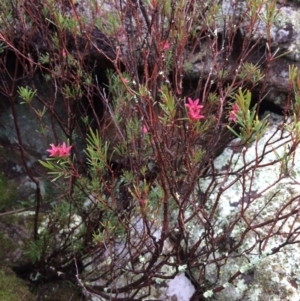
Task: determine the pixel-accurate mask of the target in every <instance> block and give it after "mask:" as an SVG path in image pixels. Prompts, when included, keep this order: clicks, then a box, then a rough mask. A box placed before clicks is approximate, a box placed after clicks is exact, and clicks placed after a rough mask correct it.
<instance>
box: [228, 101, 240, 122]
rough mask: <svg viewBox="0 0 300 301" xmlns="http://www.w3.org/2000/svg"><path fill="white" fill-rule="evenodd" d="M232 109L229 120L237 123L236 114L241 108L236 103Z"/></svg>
mask: <svg viewBox="0 0 300 301" xmlns="http://www.w3.org/2000/svg"><path fill="white" fill-rule="evenodd" d="M231 109H232V110H231V111H230V112H229V118H228V120H229V121H233V122H236V114H237V112H238V111H239V110H240V108H239V106H238V105H237V104H236V103H234V104H233V105H232V107H231Z"/></svg>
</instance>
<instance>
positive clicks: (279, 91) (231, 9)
mask: <svg viewBox="0 0 300 301" xmlns="http://www.w3.org/2000/svg"><path fill="white" fill-rule="evenodd" d="M271 2H273V1H265V4H263V5H262V6H259V7H258V8H257V9H256V11H255V14H257V15H258V20H257V21H256V23H255V25H254V30H253V32H252V33H251V35H250V33H249V32H248V28H249V24H250V17H249V15H250V12H251V10H252V9H253V6H251V5H250V4H249V1H245V0H242V1H236V0H225V1H221V3H222V4H221V6H220V10H219V11H218V13H217V14H216V23H215V27H211V28H209V30H210V31H211V32H212V34H215V35H220V36H221V37H222V38H223V35H224V32H226V30H227V27H229V25H230V24H231V25H232V23H231V22H233V25H234V22H236V26H238V27H239V28H240V30H239V33H240V38H241V39H244V38H248V37H249V36H251V39H252V41H253V43H255V42H258V45H257V47H256V49H255V51H254V52H253V53H252V54H250V56H248V57H247V59H246V61H245V62H251V63H253V64H258V65H259V66H261V67H262V69H263V68H264V67H263V64H264V62H265V61H266V43H267V41H271V44H270V45H268V47H270V48H271V50H272V56H273V57H274V58H276V59H274V60H273V61H272V62H271V63H270V65H269V68H268V70H267V74H266V87H267V89H266V92H267V95H266V99H268V100H270V101H272V102H275V103H276V104H277V105H279V106H281V107H282V108H284V107H285V104H286V103H285V102H286V93H288V70H289V65H291V64H294V65H295V66H297V67H300V26H299V22H298V21H299V18H300V7H299V3H298V1H293V2H292V1H278V2H277V4H276V7H275V10H274V23H273V25H272V26H271V27H270V28H269V29H268V24H267V23H266V14H268V13H269V12H270V7H271ZM120 5H121V6H122V7H123V6H124V5H125V2H124V3H123V4H120ZM121 6H118V7H114V6H112V5H111V4H108V3H106V1H103V0H98V7H99V13H98V16H95V15H93V14H92V13H91V7H90V5H87V4H86V2H85V1H80V2H78V6H77V10H78V11H79V12H80V13H81V14H82V15H83V16H85V17H86V19H87V20H92V19H93V18H95V17H99V15H101V16H102V15H103V16H105V15H106V14H107V11H109V12H110V13H111V12H114V11H115V10H116V9H117V10H119V9H120V7H121ZM141 8H142V7H139V9H138V11H139V13H140V14H141V19H140V20H141V24H143V26H144V27H146V26H147V24H146V23H147V21H145V20H144V19H143V17H142V10H141ZM199 18H200V19H201V16H199ZM103 22H104V23H105V21H103ZM141 24H140V25H141ZM204 25H205V26H206V24H205V23H204V24H203V26H204ZM130 28H131V29H129V28H128V29H127V31H128V32H127V33H124V32H120V34H119V35H118V37H117V39H118V42H119V43H120V41H122V42H121V44H122V45H123V55H126V49H127V48H128V45H127V39H126V34H128V33H129V31H132V30H133V28H132V23H131V27H130ZM109 38H110V39H111V38H112V37H109ZM112 44H114V43H112ZM138 45H139V44H138V43H137V46H138ZM138 47H139V46H138ZM237 48H238V47H237ZM237 56H238V53H236V52H235V53H233V54H232V55H231V56H230V57H229V60H228V62H227V69H230V68H232V67H233V66H236V67H238V66H239V65H238V64H237V61H236V58H237ZM185 65H186V66H187V65H189V68H186V69H185V75H184V76H185V78H187V79H189V80H191V79H196V80H198V79H199V77H200V76H201V77H202V78H203V79H205V78H206V77H207V76H208V74H209V73H210V71H211V67H212V66H214V63H213V53H212V51H211V49H210V48H209V47H208V45H207V41H205V40H202V41H201V50H199V47H197V50H196V51H191V49H187V50H186V62H185ZM213 68H215V67H213ZM228 80H230V78H228Z"/></svg>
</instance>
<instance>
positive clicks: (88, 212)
mask: <svg viewBox="0 0 300 301" xmlns="http://www.w3.org/2000/svg"><path fill="white" fill-rule="evenodd" d="M275 3H276V1H262V0H251V1H235V2H233V4H232V6H231V7H228V6H226V5H225V4H224V6H223V5H222V4H220V3H219V1H206V2H203V1H202V2H201V1H195V0H185V1H175V0H174V1H173V0H168V1H159V0H152V1H127V2H124V3H123V2H118V1H116V2H114V3H112V4H110V5H109V6H107V4H106V3H105V2H104V1H103V3H102V2H101V1H100V2H96V1H91V2H88V3H85V2H83V6H85V8H84V11H83V12H82V11H81V9H82V4H81V3H75V4H74V2H72V1H70V3H67V4H66V3H65V2H63V1H51V0H44V1H26V2H24V3H21V2H20V1H19V2H17V3H15V4H12V3H9V2H4V4H0V7H1V8H2V11H3V12H4V13H3V15H2V17H1V23H0V30H1V31H0V40H1V51H2V56H1V60H0V63H1V66H2V68H1V69H2V70H3V71H2V72H3V74H4V75H5V76H3V78H4V79H3V81H4V82H5V85H3V87H2V88H1V89H2V93H3V94H5V95H7V96H8V98H9V100H10V105H11V107H12V112H13V117H14V119H15V125H16V131H17V134H18V143H19V145H20V151H21V153H22V152H24V149H23V148H22V137H21V135H20V132H19V131H18V116H17V115H16V113H15V106H16V104H15V102H16V99H17V98H18V96H19V97H20V98H21V99H22V102H24V104H23V105H28V106H30V107H31V108H32V110H34V112H35V113H36V115H37V118H38V119H39V121H40V129H39V134H40V135H42V136H43V137H45V140H46V141H47V143H48V144H50V143H51V144H53V146H52V152H50V154H52V155H53V156H52V157H51V158H48V159H47V160H44V161H41V163H42V165H43V166H44V167H46V168H47V169H49V170H50V172H49V174H48V175H49V176H50V177H52V179H53V181H54V184H53V185H56V186H53V187H55V188H54V189H56V190H57V191H60V192H61V196H60V198H61V199H62V202H63V204H65V203H67V204H69V206H66V207H63V208H68V209H67V210H69V212H70V213H69V218H70V220H69V223H71V219H72V218H73V217H74V214H76V215H78V216H80V219H81V220H82V224H84V225H82V226H81V225H78V224H76V225H75V226H74V227H70V231H69V232H68V233H66V232H62V231H63V229H65V225H66V220H65V219H66V217H68V214H65V213H64V214H61V215H60V214H58V213H59V212H60V211H59V210H54V211H53V212H52V215H51V216H50V217H49V231H47V233H46V232H43V231H38V224H37V221H38V214H39V203H40V192H39V182H38V181H37V180H36V179H35V177H34V176H33V175H32V173H31V171H30V169H29V168H28V167H27V171H28V174H29V176H30V177H31V178H32V180H33V181H34V182H35V183H36V185H37V205H36V206H37V210H36V225H35V229H34V231H35V241H34V242H33V245H32V246H33V249H32V250H33V251H32V252H33V253H34V254H33V255H34V256H33V257H34V260H36V261H38V267H39V268H40V269H41V273H42V274H43V273H45V271H48V270H49V267H50V266H51V267H53V266H54V271H55V272H59V273H67V270H68V267H69V265H70V264H72V263H74V264H75V270H72V271H71V274H72V273H73V275H74V274H75V275H76V277H77V281H78V282H79V284H80V285H81V286H82V288H83V290H84V291H85V292H90V293H92V294H95V295H98V296H100V297H101V298H103V299H106V300H110V298H111V297H113V298H114V300H121V299H122V298H123V297H127V298H130V299H131V300H133V299H135V298H136V299H141V298H145V297H147V296H148V295H150V294H151V291H150V288H151V287H153V286H154V285H155V284H156V283H159V282H163V281H166V280H167V279H172V278H174V276H175V275H177V274H178V273H181V272H182V271H185V272H186V273H187V274H188V275H189V277H190V279H191V280H192V282H193V284H194V286H195V289H196V292H195V295H194V298H196V297H198V298H204V297H205V298H207V297H209V296H211V295H213V294H215V293H218V292H219V291H221V290H223V289H224V287H225V286H223V285H220V284H219V283H218V280H219V276H217V278H216V279H215V280H214V281H211V282H210V281H208V280H207V279H206V277H205V275H206V274H207V273H208V271H209V270H210V269H211V267H212V266H214V268H215V270H216V271H220V269H221V267H222V265H224V262H226V260H229V259H231V258H232V256H234V258H236V262H237V263H239V262H240V266H238V267H237V270H236V272H232V275H228V282H233V281H234V280H235V279H237V278H238V277H239V276H241V274H243V273H244V272H246V271H247V270H249V269H250V268H252V267H253V266H254V264H252V263H251V264H250V265H251V266H249V267H247V268H245V265H244V262H243V261H239V259H241V258H242V257H243V256H244V255H245V254H248V253H249V252H251V247H249V249H247V250H246V251H245V250H244V251H243V252H241V251H239V246H241V245H242V244H243V241H244V239H245V236H246V234H247V233H248V232H249V231H255V229H254V228H253V227H252V226H251V225H252V223H255V222H256V221H257V219H258V215H257V216H255V217H253V220H252V222H251V223H250V224H249V225H248V227H246V228H243V230H242V233H240V239H239V240H237V241H232V242H231V243H227V242H228V240H227V239H229V238H228V237H230V233H231V231H233V229H235V227H236V225H237V224H238V223H239V222H242V221H244V219H245V214H246V212H247V207H246V208H245V209H241V210H240V211H238V212H237V215H236V218H235V220H234V221H230V223H229V224H228V225H227V226H226V227H224V229H220V228H218V226H217V224H216V223H215V218H216V214H217V212H218V211H219V210H220V208H221V205H222V204H221V201H220V200H221V196H222V195H224V194H225V193H226V190H228V189H229V188H230V187H231V186H232V185H233V183H231V184H228V186H225V187H224V188H222V189H219V188H217V182H218V181H217V180H218V178H219V176H221V175H227V176H228V175H229V174H230V175H231V173H233V174H235V175H238V177H237V178H238V179H242V178H243V177H245V176H246V175H247V172H248V171H249V169H247V167H249V164H248V163H246V162H245V166H244V167H243V168H242V169H241V170H238V171H237V170H232V166H231V164H233V163H232V161H230V162H229V164H228V166H227V170H224V171H222V172H221V171H218V172H215V170H214V165H213V164H212V162H213V160H214V159H215V158H216V157H217V156H218V155H219V154H220V153H221V152H222V150H223V149H224V148H225V146H226V145H228V142H229V141H230V140H231V139H232V138H233V137H234V136H236V137H238V138H239V140H238V141H239V142H238V147H239V148H245V149H247V148H249V147H250V146H251V145H252V144H253V143H258V141H259V139H260V138H261V137H262V135H263V133H264V132H265V131H266V129H267V126H268V121H267V117H265V118H261V117H260V116H259V114H258V110H259V106H260V104H261V101H262V99H263V95H264V91H265V85H266V82H265V79H266V76H267V71H268V67H269V65H270V63H271V62H273V61H274V60H275V59H276V58H275V56H276V52H275V54H274V52H273V49H272V47H271V46H272V43H271V34H270V32H271V26H272V23H273V22H274V18H275V17H276V14H277V11H276V6H275ZM109 10H110V11H109ZM241 11H242V12H243V13H242V14H241V13H240V12H241ZM261 18H263V22H264V23H265V25H266V40H262V39H254V37H255V35H256V25H257V23H258V22H261ZM13 28H16V30H12V29H13ZM262 45H266V46H262ZM262 47H264V51H265V57H264V64H263V67H262V66H258V65H255V64H252V63H249V62H248V61H247V59H248V58H249V57H250V56H251V55H252V54H253V52H254V51H258V49H260V48H262ZM11 57H13V60H14V69H12V68H11V65H9V64H8V63H7V61H8V59H9V58H11ZM191 61H198V62H199V63H198V66H200V67H199V69H200V71H201V72H200V76H199V80H198V81H197V83H196V85H194V86H192V88H189V85H192V84H193V83H192V82H190V83H189V82H188V76H189V75H192V74H193V72H194V73H195V72H196V70H194V68H195V66H197V64H192V63H191ZM104 70H105V71H104ZM11 78H12V80H11ZM17 87H18V89H17ZM45 87H46V88H47V89H45ZM255 88H256V89H259V90H260V93H259V95H260V97H259V98H258V99H256V104H255V105H254V103H253V99H252V98H251V96H252V95H253V93H255V91H257V90H255ZM290 88H291V95H293V92H295V94H296V102H295V105H293V106H292V105H290V104H289V103H288V104H287V107H286V112H288V111H289V110H293V112H294V113H295V115H294V121H293V123H290V126H291V131H296V132H295V133H296V134H295V139H294V140H293V143H292V146H291V150H293V149H295V148H296V146H297V145H298V142H299V139H298V120H299V112H298V111H299V106H298V99H297V95H298V94H297V93H298V91H299V79H298V71H297V69H296V68H294V67H291V70H290ZM45 91H47V92H45ZM35 102H38V103H39V104H42V106H43V109H37V108H36V106H35ZM45 116H50V117H51V119H52V120H53V123H52V126H50V125H49V124H46V123H45V122H44V120H45ZM54 124H55V125H54ZM57 125H58V126H59V129H60V131H58V130H57ZM50 131H52V132H53V137H54V140H55V141H49V136H48V134H49V132H50ZM62 142H67V143H68V145H72V148H71V149H69V150H68V151H67V153H68V154H69V155H65V156H56V154H59V153H60V152H57V153H56V152H55V150H56V149H54V148H55V147H62ZM82 145H84V147H82ZM45 153H46V149H45ZM264 155H265V153H264V152H263V153H262V154H260V155H259V156H258V157H257V158H256V159H255V160H256V161H255V164H254V167H253V168H256V167H258V165H259V162H260V160H262V158H263V157H264ZM292 156H293V152H292V151H290V152H287V153H286V157H287V158H289V157H292ZM23 158H24V157H23ZM280 160H281V159H278V162H279V161H280ZM24 164H25V166H27V165H26V161H25V158H24ZM249 168H250V167H249ZM207 177H212V180H211V182H210V184H209V186H208V188H205V189H204V190H203V188H202V189H201V187H203V186H201V183H203V181H204V179H205V178H207ZM236 181H238V180H236ZM211 189H213V190H214V189H215V190H217V189H219V190H218V194H217V196H216V198H215V199H213V200H211V199H209V197H210V193H209V192H210V190H211ZM249 198H251V196H249ZM252 199H253V200H254V199H255V198H252ZM249 202H251V200H250V201H249ZM59 208H60V207H59ZM56 209H57V208H56ZM64 212H65V211H64ZM278 214H279V211H278ZM295 214H296V213H295V212H291V213H290V215H288V216H286V217H285V218H288V217H290V216H292V215H295ZM53 216H54V217H55V218H54V217H53ZM279 220H280V219H279V218H278V217H274V218H273V220H272V222H273V224H276V223H277V222H278V221H279ZM191 225H192V227H195V226H196V225H198V226H199V227H200V228H201V231H200V232H199V233H198V232H197V233H198V234H197V235H198V236H197V235H196V236H193V235H192V234H191V233H192V231H191V230H190V229H189V228H188V226H189V227H190V226H191ZM50 226H51V227H50ZM78 228H80V231H77V232H76V233H75V231H76V229H77V230H78ZM50 230H51V231H50ZM221 232H222V233H221ZM294 232H295V233H296V229H293V230H292V231H291V234H292V233H294ZM57 234H63V235H61V236H62V238H60V239H61V240H62V243H61V244H59V243H57V241H55V240H53V238H54V237H57ZM272 235H273V234H272V231H270V232H269V233H268V237H271V236H272ZM295 241H296V237H295V238H294V239H292V240H290V239H288V238H287V239H286V241H285V242H284V243H283V245H285V244H292V243H294V242H295ZM53 242H54V243H53ZM75 242H80V243H78V244H77V243H75ZM280 248H281V247H280V246H278V247H277V249H276V248H275V249H272V251H271V252H270V253H268V254H265V253H264V252H263V250H260V254H258V255H261V256H262V255H263V256H268V255H270V254H274V253H276V252H279V250H280ZM37 249H39V250H42V251H39V250H37ZM223 249H224V250H225V252H222V250H223ZM62 254H64V255H62ZM66 254H67V255H66ZM224 254H225V255H224ZM62 256H63V258H64V260H63V263H62V262H61V261H60V260H59V258H58V257H62ZM195 270H197V272H195ZM241 270H243V271H244V272H243V271H241ZM83 271H85V273H81V272H83ZM69 273H70V272H69Z"/></svg>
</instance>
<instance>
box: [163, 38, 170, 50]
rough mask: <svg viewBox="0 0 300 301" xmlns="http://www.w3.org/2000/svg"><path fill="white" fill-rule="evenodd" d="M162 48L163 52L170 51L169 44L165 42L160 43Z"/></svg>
mask: <svg viewBox="0 0 300 301" xmlns="http://www.w3.org/2000/svg"><path fill="white" fill-rule="evenodd" d="M162 48H163V50H169V49H170V44H169V42H168V41H167V40H166V41H163V42H162Z"/></svg>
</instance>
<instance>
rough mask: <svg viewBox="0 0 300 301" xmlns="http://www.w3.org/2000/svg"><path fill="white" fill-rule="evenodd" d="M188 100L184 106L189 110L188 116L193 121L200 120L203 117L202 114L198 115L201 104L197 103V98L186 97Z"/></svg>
mask: <svg viewBox="0 0 300 301" xmlns="http://www.w3.org/2000/svg"><path fill="white" fill-rule="evenodd" d="M188 102H189V103H186V104H185V106H186V107H187V108H188V110H189V118H190V119H191V120H193V121H196V120H200V119H202V118H204V115H200V113H201V109H202V108H203V106H202V105H199V104H198V103H199V98H197V99H195V100H192V99H191V98H190V97H189V98H188Z"/></svg>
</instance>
